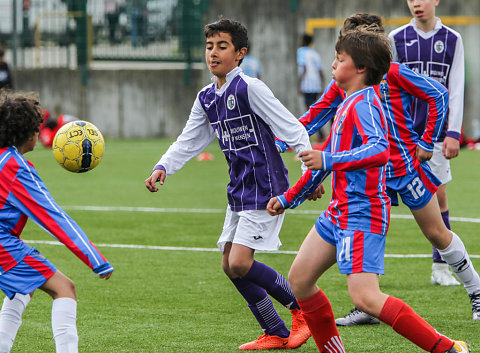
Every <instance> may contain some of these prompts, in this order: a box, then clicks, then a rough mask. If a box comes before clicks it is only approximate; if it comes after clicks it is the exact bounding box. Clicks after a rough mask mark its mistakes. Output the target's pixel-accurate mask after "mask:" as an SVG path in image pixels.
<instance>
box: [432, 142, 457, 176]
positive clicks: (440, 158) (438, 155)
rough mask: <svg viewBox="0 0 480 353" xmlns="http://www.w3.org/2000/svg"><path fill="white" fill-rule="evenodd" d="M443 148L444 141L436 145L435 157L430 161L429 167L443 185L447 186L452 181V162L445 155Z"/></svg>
mask: <svg viewBox="0 0 480 353" xmlns="http://www.w3.org/2000/svg"><path fill="white" fill-rule="evenodd" d="M442 148H443V141H442V142H436V143H435V145H434V148H433V157H432V159H430V160H429V161H428V165H429V166H430V169H431V170H432V172H433V174H434V175H435V176H436V177H437V178H438V180H440V181H441V182H442V184H446V183H448V182H449V181H451V180H452V172H451V170H450V161H449V160H448V159H446V158H445V156H444V155H443V152H442Z"/></svg>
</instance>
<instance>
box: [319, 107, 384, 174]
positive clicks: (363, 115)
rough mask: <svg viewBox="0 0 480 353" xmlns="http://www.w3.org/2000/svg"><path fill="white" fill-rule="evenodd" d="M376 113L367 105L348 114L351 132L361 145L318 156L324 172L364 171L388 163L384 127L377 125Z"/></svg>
mask: <svg viewBox="0 0 480 353" xmlns="http://www.w3.org/2000/svg"><path fill="white" fill-rule="evenodd" d="M378 104H381V103H378ZM380 109H381V108H380V107H377V106H375V105H374V104H373V103H369V102H367V101H360V102H358V103H357V104H355V106H354V108H353V109H351V112H349V114H353V121H354V125H355V129H357V131H358V133H359V134H360V136H361V137H362V140H363V143H362V145H360V146H358V147H355V148H352V149H348V150H345V151H334V152H328V151H324V152H322V158H323V169H324V170H332V171H351V170H356V169H368V168H372V167H378V166H381V165H383V164H386V163H387V162H388V158H389V146H388V141H387V139H386V138H385V131H384V127H382V125H381V117H382V115H381V114H380V112H379V110H380Z"/></svg>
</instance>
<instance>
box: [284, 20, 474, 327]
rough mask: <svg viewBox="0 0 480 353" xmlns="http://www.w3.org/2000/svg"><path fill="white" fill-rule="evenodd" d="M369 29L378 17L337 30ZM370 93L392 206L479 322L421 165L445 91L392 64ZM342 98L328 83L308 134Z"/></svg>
mask: <svg viewBox="0 0 480 353" xmlns="http://www.w3.org/2000/svg"><path fill="white" fill-rule="evenodd" d="M371 24H375V25H376V26H378V29H379V30H380V31H381V32H382V33H383V26H382V20H381V18H380V17H379V16H377V15H372V14H366V13H358V14H355V15H352V16H350V17H348V18H347V19H346V20H345V23H344V26H343V29H342V30H348V29H353V28H356V27H357V26H359V25H371ZM375 89H376V90H377V93H378V95H379V96H380V98H381V100H382V103H383V107H384V110H385V112H386V114H387V115H386V116H387V122H388V129H389V134H388V139H389V143H390V160H389V162H388V165H387V171H386V178H387V180H386V183H387V193H388V194H389V196H390V198H391V199H392V205H394V206H398V195H400V197H401V199H402V201H403V203H404V204H405V205H406V206H408V208H409V209H410V210H411V212H412V214H413V215H414V217H415V220H416V221H417V224H418V225H419V227H420V229H421V230H422V232H423V234H424V235H425V237H426V238H427V239H428V240H429V241H430V242H431V243H432V245H433V246H434V247H435V248H437V249H439V252H440V253H441V255H442V257H443V259H444V260H445V261H446V262H447V264H448V265H449V266H450V267H451V268H452V270H453V271H454V272H455V274H456V275H457V277H458V278H459V279H460V281H461V282H462V283H463V285H464V287H465V289H466V291H467V293H468V295H469V297H470V301H471V304H472V316H473V319H474V320H480V277H479V275H478V273H477V272H476V270H475V268H474V266H473V264H472V261H471V260H470V257H469V255H468V252H467V250H466V248H465V245H464V244H463V242H462V240H461V238H460V237H459V236H458V235H457V234H455V233H454V232H452V231H451V230H450V229H449V228H447V227H446V225H445V224H444V222H443V220H442V215H441V212H440V209H439V207H438V206H437V204H438V203H437V198H436V196H435V193H436V191H437V188H438V186H439V184H440V181H439V180H438V179H437V178H436V176H435V175H434V173H432V171H431V169H430V166H429V164H428V163H426V161H428V160H429V159H430V158H431V157H432V153H433V150H434V144H435V143H437V141H438V140H439V138H440V137H441V133H442V129H443V127H444V122H445V116H446V113H447V110H448V100H449V96H448V92H447V90H446V88H445V87H444V86H443V85H441V84H440V83H438V82H437V81H435V80H434V79H432V78H429V77H427V76H424V75H421V74H418V73H416V72H414V71H412V70H410V69H409V68H408V67H407V66H405V65H403V64H400V63H396V62H392V63H391V65H390V69H389V71H388V72H387V74H386V75H385V76H384V78H383V80H382V81H381V82H380V85H379V86H376V88H375ZM344 97H345V92H344V91H343V90H341V89H339V88H338V86H337V85H336V84H335V82H334V81H333V82H332V83H331V84H330V85H329V87H328V88H327V90H326V91H325V93H324V95H323V96H322V97H321V98H320V99H319V100H318V101H317V102H316V103H315V104H313V105H312V106H311V107H310V109H309V110H308V111H307V112H306V113H305V114H304V115H303V116H302V117H301V118H300V121H301V123H302V124H303V125H304V126H305V128H306V129H307V131H308V133H309V134H310V135H311V134H314V133H315V131H316V130H317V129H318V128H319V127H320V126H322V125H323V124H325V122H326V121H328V119H329V118H330V117H329V115H330V114H332V111H334V110H335V109H336V107H338V105H339V104H340V103H341V102H342V100H343V99H344ZM416 98H419V99H421V100H423V101H424V102H425V103H426V104H428V106H429V109H428V110H429V116H428V119H427V122H426V123H425V126H426V128H425V131H424V132H423V133H422V134H421V135H420V136H419V135H418V134H417V132H416V131H415V129H414V120H413V119H412V116H411V109H412V108H411V107H412V102H413V100H414V99H416ZM276 143H277V147H280V148H281V149H282V150H284V149H285V146H284V144H283V143H282V142H281V141H276ZM296 202H298V201H296ZM372 323H379V321H378V320H376V319H374V318H372V317H370V316H368V315H365V314H364V313H361V312H360V311H358V310H354V311H352V313H351V314H348V315H347V316H345V317H344V318H340V319H338V320H337V324H338V325H342V326H350V325H361V324H372Z"/></svg>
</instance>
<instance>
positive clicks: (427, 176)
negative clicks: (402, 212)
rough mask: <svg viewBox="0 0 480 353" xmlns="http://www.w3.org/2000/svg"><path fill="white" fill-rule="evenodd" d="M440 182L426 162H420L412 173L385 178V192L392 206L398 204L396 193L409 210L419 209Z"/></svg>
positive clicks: (428, 199)
mask: <svg viewBox="0 0 480 353" xmlns="http://www.w3.org/2000/svg"><path fill="white" fill-rule="evenodd" d="M441 184H442V183H441V182H440V180H438V179H437V177H436V176H435V175H433V173H432V171H431V169H430V167H429V166H428V164H427V163H422V164H420V165H419V166H418V167H417V168H415V171H414V173H412V174H408V175H404V176H401V177H397V178H392V179H387V182H386V185H387V194H388V196H389V197H390V199H391V200H392V206H398V194H400V197H401V198H402V202H403V203H404V204H405V205H406V206H407V207H408V208H410V209H411V210H419V209H420V208H422V207H424V206H426V205H427V204H428V203H429V202H430V200H431V199H432V197H433V195H434V194H435V192H437V189H438V186H439V185H441Z"/></svg>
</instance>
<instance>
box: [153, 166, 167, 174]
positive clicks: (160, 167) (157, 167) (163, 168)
mask: <svg viewBox="0 0 480 353" xmlns="http://www.w3.org/2000/svg"><path fill="white" fill-rule="evenodd" d="M156 170H163V171H164V172H165V173H166V172H167V170H166V169H165V167H164V166H163V165H161V164H157V165H156V166H155V167H154V168H153V170H152V173H153V172H154V171H156Z"/></svg>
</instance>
